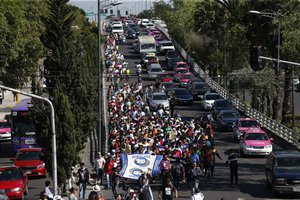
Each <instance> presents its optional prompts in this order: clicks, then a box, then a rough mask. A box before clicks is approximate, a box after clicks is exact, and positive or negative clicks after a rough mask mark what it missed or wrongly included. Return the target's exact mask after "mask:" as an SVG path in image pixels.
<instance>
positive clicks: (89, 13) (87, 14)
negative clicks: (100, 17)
mask: <svg viewBox="0 0 300 200" xmlns="http://www.w3.org/2000/svg"><path fill="white" fill-rule="evenodd" d="M94 15H95V13H94V12H88V13H85V16H94Z"/></svg>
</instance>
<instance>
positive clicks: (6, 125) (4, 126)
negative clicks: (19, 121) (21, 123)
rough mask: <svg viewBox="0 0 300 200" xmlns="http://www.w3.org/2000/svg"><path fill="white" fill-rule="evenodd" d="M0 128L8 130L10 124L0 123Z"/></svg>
mask: <svg viewBox="0 0 300 200" xmlns="http://www.w3.org/2000/svg"><path fill="white" fill-rule="evenodd" d="M0 128H10V124H9V123H7V122H0Z"/></svg>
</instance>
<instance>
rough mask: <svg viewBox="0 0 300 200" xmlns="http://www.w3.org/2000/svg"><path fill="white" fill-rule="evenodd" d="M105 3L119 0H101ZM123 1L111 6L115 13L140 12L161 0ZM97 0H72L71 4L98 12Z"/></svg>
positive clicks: (87, 11) (88, 11)
mask: <svg viewBox="0 0 300 200" xmlns="http://www.w3.org/2000/svg"><path fill="white" fill-rule="evenodd" d="M101 1H103V3H105V4H109V3H110V2H113V1H118V0H101ZM120 1H123V4H121V5H118V6H114V7H111V8H110V9H113V13H114V14H116V13H117V10H120V13H121V15H125V12H126V11H128V14H134V15H135V14H138V13H140V12H141V11H142V10H145V9H150V8H151V7H152V5H153V3H154V2H158V1H159V0H120ZM97 2H98V1H97V0H70V4H72V5H74V6H77V7H79V8H81V9H83V10H84V11H85V12H86V13H90V12H93V13H97V5H98V4H97ZM89 19H90V20H94V19H95V16H92V17H89Z"/></svg>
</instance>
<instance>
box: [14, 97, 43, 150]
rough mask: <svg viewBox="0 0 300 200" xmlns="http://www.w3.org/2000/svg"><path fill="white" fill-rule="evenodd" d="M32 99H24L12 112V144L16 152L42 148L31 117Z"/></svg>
mask: <svg viewBox="0 0 300 200" xmlns="http://www.w3.org/2000/svg"><path fill="white" fill-rule="evenodd" d="M30 105H31V99H30V98H28V99H23V100H22V101H21V102H20V103H19V104H17V105H15V106H14V107H13V108H12V110H11V116H10V117H11V118H10V119H11V144H12V147H13V150H14V152H17V151H18V149H21V148H33V147H40V146H39V145H38V144H37V134H36V132H35V129H34V126H33V122H32V119H31V116H30V111H29V107H30Z"/></svg>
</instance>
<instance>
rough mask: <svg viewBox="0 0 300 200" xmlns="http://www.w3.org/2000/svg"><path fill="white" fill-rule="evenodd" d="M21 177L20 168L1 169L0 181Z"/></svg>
mask: <svg viewBox="0 0 300 200" xmlns="http://www.w3.org/2000/svg"><path fill="white" fill-rule="evenodd" d="M19 179H20V174H19V172H18V169H7V170H3V171H0V181H14V180H19Z"/></svg>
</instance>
